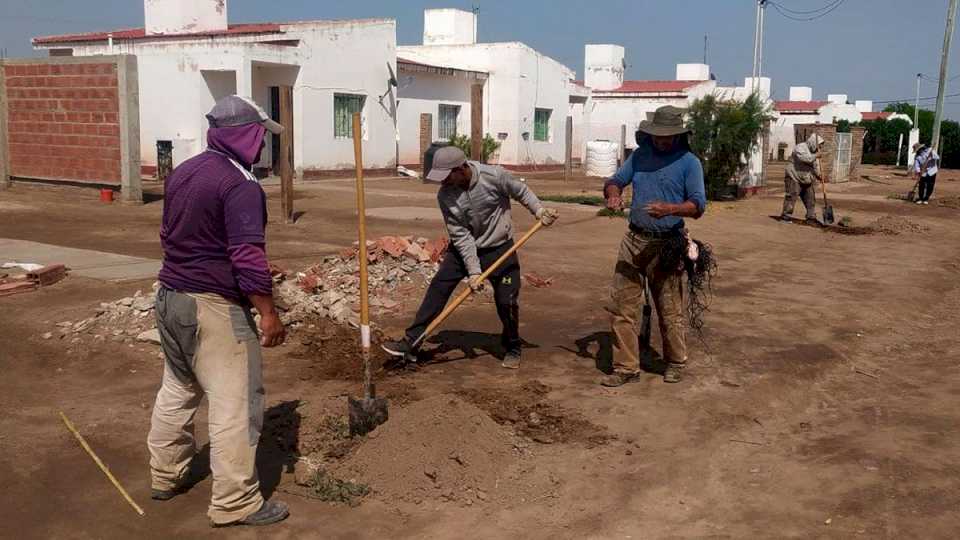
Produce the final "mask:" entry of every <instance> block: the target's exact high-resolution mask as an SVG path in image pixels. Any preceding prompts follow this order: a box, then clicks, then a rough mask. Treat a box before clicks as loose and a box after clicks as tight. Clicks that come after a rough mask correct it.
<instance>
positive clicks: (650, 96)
mask: <svg viewBox="0 0 960 540" xmlns="http://www.w3.org/2000/svg"><path fill="white" fill-rule="evenodd" d="M625 66H626V62H625V50H624V48H623V47H622V46H620V45H587V46H586V47H585V49H584V79H583V80H582V81H574V83H575V84H576V85H583V86H584V87H586V88H588V89H589V90H590V96H589V101H588V103H587V104H586V105H585V106H584V112H583V114H582V115H574V117H573V118H574V120H573V130H574V133H577V134H579V136H580V137H581V139H580V144H581V145H585V144H586V142H587V141H595V140H608V141H613V142H619V141H620V136H621V130H622V126H626V132H627V135H626V146H627V147H628V148H635V147H636V142H635V139H634V132H635V131H636V129H637V126H638V125H639V124H640V122H642V121H643V120H646V118H647V113H652V112H654V111H656V110H657V109H658V108H659V107H662V106H664V105H673V106H675V107H680V108H686V107H687V106H689V104H690V103H693V102H694V101H695V100H697V99H698V98H701V97H703V96H705V95H708V94H710V93H711V92H712V91H713V90H714V89H715V88H716V86H717V83H716V81H714V80H711V79H710V67H709V66H706V65H704V64H678V65H677V77H676V79H675V80H672V81H657V80H625V79H624V68H625ZM575 138H576V137H575ZM578 150H579V151H580V152H581V153H582V152H583V149H582V148H580V149H578Z"/></svg>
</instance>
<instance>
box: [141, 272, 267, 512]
mask: <svg viewBox="0 0 960 540" xmlns="http://www.w3.org/2000/svg"><path fill="white" fill-rule="evenodd" d="M157 329H158V330H159V331H160V342H161V347H162V348H163V352H164V356H165V358H166V361H165V362H164V369H163V384H162V386H161V387H160V391H159V392H158V393H157V401H156V403H155V404H154V407H153V419H152V421H151V426H150V435H149V436H148V439H147V444H148V446H149V448H150V471H151V476H152V488H153V489H157V490H164V491H165V490H173V489H176V488H177V487H178V486H180V485H182V484H183V482H184V481H185V480H186V476H187V471H188V469H189V466H190V461H191V460H192V459H193V457H194V455H196V453H197V447H196V439H195V436H194V417H195V416H196V414H197V408H198V407H199V406H200V401H201V399H203V396H206V397H207V401H208V407H209V418H208V421H209V430H210V469H211V472H212V474H213V494H212V497H211V501H210V508H209V510H208V512H207V515H209V516H210V519H211V520H212V521H213V522H214V523H218V524H224V523H231V522H234V521H239V520H242V519H244V518H245V517H247V516H249V515H250V514H252V513H254V512H256V511H257V510H259V509H260V507H261V506H262V505H263V496H262V495H261V494H260V482H259V479H258V477H257V468H256V464H255V459H256V455H257V444H258V443H259V441H260V430H261V427H262V424H263V404H264V392H263V378H262V371H261V362H262V359H261V351H260V343H259V341H258V336H257V331H256V326H255V323H254V321H253V317H252V316H251V314H250V310H249V309H247V308H245V307H242V306H240V305H238V304H235V303H233V302H230V301H228V300H226V299H224V298H223V297H221V296H219V295H216V294H185V293H179V292H176V291H172V290H170V289H167V288H161V289H160V290H159V291H158V292H157Z"/></svg>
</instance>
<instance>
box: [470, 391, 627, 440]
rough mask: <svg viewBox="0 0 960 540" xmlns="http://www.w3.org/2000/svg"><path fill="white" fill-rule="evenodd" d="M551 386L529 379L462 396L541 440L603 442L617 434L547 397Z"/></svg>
mask: <svg viewBox="0 0 960 540" xmlns="http://www.w3.org/2000/svg"><path fill="white" fill-rule="evenodd" d="M549 392H550V387H549V386H547V385H545V384H543V383H541V382H539V381H529V382H526V383H524V384H522V385H519V386H518V387H507V388H484V389H468V390H466V391H464V392H463V397H464V398H465V399H467V400H469V401H471V402H472V403H474V404H475V405H476V406H478V407H480V408H482V409H483V410H485V411H486V412H487V413H489V414H490V416H491V417H492V418H493V420H494V421H496V422H497V423H500V424H503V425H506V426H510V427H512V428H513V430H514V431H515V432H516V434H517V435H520V436H522V437H526V438H527V439H529V440H532V441H534V442H537V443H540V444H554V443H584V444H585V445H586V446H587V448H593V447H594V446H598V445H603V444H606V443H608V442H609V441H611V440H612V439H615V438H616V437H615V436H613V435H611V434H610V433H608V432H607V430H605V429H604V428H602V427H600V426H597V425H595V424H593V423H591V422H589V421H588V420H586V419H584V418H583V417H582V416H581V415H580V414H578V413H576V412H574V411H571V410H569V409H566V408H564V407H561V406H559V405H557V404H556V403H555V402H551V401H550V400H548V399H547V394H548V393H549Z"/></svg>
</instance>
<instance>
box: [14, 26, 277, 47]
mask: <svg viewBox="0 0 960 540" xmlns="http://www.w3.org/2000/svg"><path fill="white" fill-rule="evenodd" d="M280 32H281V27H280V23H253V24H231V25H229V26H228V27H227V29H226V30H215V31H210V32H196V33H191V34H154V35H147V32H146V30H144V29H143V28H126V29H122V30H114V31H112V32H87V33H83V34H62V35H59V36H41V37H35V38H33V44H34V45H54V44H57V43H79V42H87V41H106V40H107V38H108V37H110V34H112V35H113V39H116V40H138V39H158V38H184V37H188V38H189V37H216V36H237V35H245V34H275V33H280Z"/></svg>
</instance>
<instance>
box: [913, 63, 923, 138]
mask: <svg viewBox="0 0 960 540" xmlns="http://www.w3.org/2000/svg"><path fill="white" fill-rule="evenodd" d="M922 78H923V73H917V101H916V102H915V104H914V106H913V127H920V126H919V125H917V121H918V119H919V118H920V79H922Z"/></svg>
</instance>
